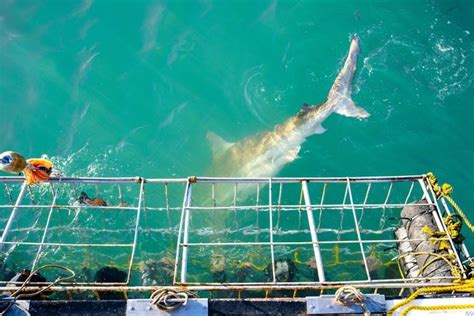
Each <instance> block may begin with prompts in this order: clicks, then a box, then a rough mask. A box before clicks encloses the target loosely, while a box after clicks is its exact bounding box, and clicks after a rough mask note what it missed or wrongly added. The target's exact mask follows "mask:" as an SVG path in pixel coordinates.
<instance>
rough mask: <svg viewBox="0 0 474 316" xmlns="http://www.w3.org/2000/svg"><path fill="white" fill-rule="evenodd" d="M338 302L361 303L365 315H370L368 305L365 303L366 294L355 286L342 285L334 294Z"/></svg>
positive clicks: (345, 303) (347, 303) (343, 303)
mask: <svg viewBox="0 0 474 316" xmlns="http://www.w3.org/2000/svg"><path fill="white" fill-rule="evenodd" d="M334 296H335V300H336V303H338V304H340V305H343V306H350V305H359V306H360V307H361V308H362V311H363V312H364V315H370V313H369V311H368V310H367V307H366V306H365V305H364V301H365V296H364V294H362V293H361V292H360V291H359V290H358V289H356V288H355V287H353V286H349V285H345V286H343V287H340V288H339V289H338V290H337V291H336V293H335V294H334Z"/></svg>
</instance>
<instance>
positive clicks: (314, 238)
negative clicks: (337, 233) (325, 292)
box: [301, 180, 326, 282]
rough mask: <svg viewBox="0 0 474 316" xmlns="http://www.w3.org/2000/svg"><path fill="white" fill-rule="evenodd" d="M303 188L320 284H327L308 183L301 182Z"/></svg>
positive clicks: (305, 181)
mask: <svg viewBox="0 0 474 316" xmlns="http://www.w3.org/2000/svg"><path fill="white" fill-rule="evenodd" d="M301 186H302V188H303V195H304V200H305V204H306V214H307V216H308V225H309V230H310V234H311V241H312V242H313V251H314V259H315V261H316V269H317V273H318V279H319V282H325V281H326V277H325V275H324V267H323V259H322V257H321V250H320V247H319V242H318V236H317V235H316V226H315V225H314V217H313V210H312V209H311V206H310V205H311V199H310V197H309V191H308V181H307V180H303V181H302V182H301Z"/></svg>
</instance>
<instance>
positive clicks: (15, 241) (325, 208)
mask: <svg viewBox="0 0 474 316" xmlns="http://www.w3.org/2000/svg"><path fill="white" fill-rule="evenodd" d="M0 182H1V185H2V186H3V192H2V194H1V195H0V204H1V205H0V236H1V237H0V249H1V251H0V259H1V260H2V261H1V262H0V268H2V269H3V270H4V271H5V270H7V269H9V270H10V273H11V272H12V271H13V272H15V269H16V270H19V269H21V268H23V269H29V270H35V269H37V268H38V267H40V266H44V265H48V264H54V265H62V266H66V267H68V268H70V269H72V270H73V271H75V272H76V277H75V278H73V279H70V280H66V281H61V282H58V283H55V284H54V286H52V287H51V288H50V289H49V290H48V291H50V292H55V293H69V297H72V295H73V294H74V293H79V292H97V291H105V292H107V291H120V292H124V293H128V294H129V295H138V296H139V295H140V294H142V295H143V293H145V292H149V293H151V292H153V291H154V290H156V289H158V288H160V287H168V288H175V289H181V290H182V289H186V290H190V291H198V292H199V291H201V292H202V293H203V295H209V293H211V294H210V295H213V294H212V293H214V294H216V293H217V292H219V294H218V295H224V294H222V293H226V292H228V293H238V296H237V295H234V296H229V297H234V298H237V297H240V296H241V294H243V293H246V292H247V293H253V295H260V294H262V293H263V295H265V296H266V297H269V296H272V297H278V295H279V294H278V293H280V294H281V295H283V296H284V295H285V294H284V293H285V292H290V293H291V296H293V297H295V296H297V295H298V294H297V293H299V292H304V291H313V292H311V293H323V291H324V292H325V293H331V291H333V290H335V289H337V288H339V287H341V286H342V285H350V286H353V287H355V288H357V289H359V290H362V291H364V292H365V293H377V292H379V293H383V292H384V291H389V292H390V291H392V292H390V293H392V294H394V295H399V294H403V293H405V294H406V293H410V291H412V290H413V289H415V288H420V287H424V286H436V285H448V284H450V283H451V282H452V281H454V279H455V276H452V277H448V279H446V277H445V276H443V277H439V279H437V277H436V276H434V277H433V276H431V277H429V278H428V277H423V276H422V275H419V276H415V277H410V278H407V277H406V276H404V273H403V271H401V270H400V269H397V267H398V268H400V263H399V259H400V258H399V253H398V251H397V245H399V243H400V242H401V241H400V240H399V239H397V238H396V237H395V236H394V230H395V229H396V227H398V226H399V225H400V223H401V222H402V220H403V219H402V218H400V216H401V215H400V213H401V210H402V209H403V208H404V207H406V206H407V205H410V204H411V203H412V202H413V201H420V200H422V201H425V202H424V204H425V205H427V206H429V207H430V208H432V209H433V212H432V215H433V217H434V221H435V223H436V226H437V229H438V230H439V231H441V232H444V233H446V234H445V237H443V238H438V240H445V241H447V242H448V243H449V249H448V252H449V253H450V254H451V256H452V258H453V260H452V262H451V264H452V266H454V267H456V269H457V270H458V271H459V273H460V274H461V275H464V276H465V275H466V274H467V273H468V271H467V270H466V268H465V266H466V265H465V264H466V262H468V261H470V260H471V259H470V255H469V253H468V251H467V248H466V247H465V245H464V244H463V243H460V244H459V243H455V241H453V239H452V238H451V236H450V234H449V233H448V230H447V227H446V225H445V223H444V222H443V217H444V216H446V215H449V214H451V213H452V211H451V210H450V208H449V207H448V205H447V204H446V203H445V202H444V200H443V199H441V200H437V199H436V197H435V194H434V192H433V188H432V187H431V185H430V184H429V182H427V181H426V176H425V175H415V176H393V177H327V178H311V177H310V178H255V179H248V178H245V179H244V178H209V177H189V178H181V179H145V178H141V177H130V178H68V177H61V178H52V179H51V180H50V182H48V183H43V184H41V185H39V186H31V187H30V186H28V185H26V184H25V183H24V180H23V178H21V177H1V178H0ZM81 191H87V192H89V194H90V195H92V193H90V192H95V194H96V195H100V196H102V197H103V198H104V199H105V200H107V205H108V206H96V205H90V204H80V203H78V202H77V196H78V195H79V192H81ZM81 217H82V218H83V219H84V220H81ZM92 224H94V225H93V226H92ZM121 225H123V227H120V226H121ZM239 225H241V226H242V227H238V226H239ZM98 227H102V228H104V229H102V230H101V229H98ZM96 231H97V232H96ZM162 231H167V232H169V234H170V236H174V238H172V242H170V245H166V246H163V245H162V244H163V243H166V242H165V241H164V240H163V237H160V236H156V235H157V234H158V235H159V232H162ZM407 240H408V241H416V240H412V239H407ZM407 240H405V241H407ZM160 247H161V248H160ZM159 248H160V249H161V250H160V251H161V252H160V251H158V249H159ZM155 250H156V253H155V252H154V251H155ZM164 253H166V254H167V256H168V258H170V260H169V264H168V266H169V267H168V268H169V279H166V278H165V279H162V280H157V281H155V282H154V283H149V284H143V277H140V275H141V274H142V273H143V264H144V265H145V266H146V262H147V260H150V259H155V260H157V261H158V259H160V258H161V257H162V256H164V255H163V254H164ZM249 253H253V255H252V256H250V255H249ZM88 256H89V257H93V259H92V261H95V262H100V264H101V265H102V266H104V265H111V266H119V267H122V269H123V270H125V272H126V277H125V278H124V279H123V280H121V281H119V282H112V283H110V282H98V281H97V280H92V279H91V278H90V277H89V278H85V277H83V278H81V277H78V275H80V274H81V271H82V272H83V270H84V267H83V266H81V264H80V261H81V260H82V259H83V258H86V257H88ZM239 256H240V257H241V258H239ZM216 258H217V259H216ZM112 259H113V260H114V261H113V262H112V263H110V261H111V260H112ZM283 260H287V261H288V262H289V263H288V264H289V265H294V266H296V269H295V270H294V271H293V272H292V273H290V274H292V275H291V277H287V278H283V279H282V278H281V277H280V273H281V271H280V270H281V263H282V262H283ZM139 262H142V271H137V269H138V268H137V267H138V266H139ZM97 265H99V264H97ZM207 265H209V269H208V270H209V271H207V268H206V266H207ZM259 265H260V267H261V268H258V266H259ZM240 268H245V269H247V270H246V271H249V270H252V269H253V272H251V273H248V274H247V275H246V274H243V276H242V275H241V277H235V276H233V275H232V273H234V272H235V271H238V270H239V269H240ZM287 268H288V267H287ZM245 269H244V270H245ZM203 271H204V272H203ZM299 271H304V272H305V273H306V276H300V275H298V273H299ZM0 272H1V271H0ZM286 272H288V271H286ZM45 273H46V272H45ZM51 273H53V272H51ZM54 273H56V274H57V271H56V272H54ZM54 273H53V274H52V276H50V278H49V280H53V279H55V278H56V277H57V275H56V274H54ZM137 275H138V276H137ZM256 275H257V276H256ZM258 275H259V276H258ZM0 276H1V274H0ZM219 276H220V277H219ZM2 278H3V279H0V292H8V291H14V290H15V289H17V288H18V286H19V282H16V283H15V282H11V281H10V279H9V278H8V279H7V277H6V273H4V274H3V277H2ZM451 279H452V281H451ZM46 284H50V282H49V283H48V282H44V283H35V284H34V286H33V284H28V285H27V289H29V290H33V289H38V288H40V287H41V286H43V287H44V286H45V285H46ZM393 291H395V293H394V292H393ZM71 293H72V294H71ZM204 293H207V294H204ZM255 293H257V294H255ZM258 293H260V294H258ZM272 293H276V294H272ZM387 293H388V292H387ZM138 296H137V297H138ZM221 297H222V296H221ZM254 297H255V296H254Z"/></svg>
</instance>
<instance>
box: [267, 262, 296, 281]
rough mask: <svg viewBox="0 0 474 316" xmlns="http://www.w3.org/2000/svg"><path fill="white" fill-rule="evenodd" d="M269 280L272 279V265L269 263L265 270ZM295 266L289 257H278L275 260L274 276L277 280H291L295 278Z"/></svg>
mask: <svg viewBox="0 0 474 316" xmlns="http://www.w3.org/2000/svg"><path fill="white" fill-rule="evenodd" d="M264 272H265V275H266V276H267V279H268V280H269V281H271V280H273V273H272V265H271V264H269V265H268V266H267V267H266V268H265V270H264ZM295 275H296V266H295V263H294V262H293V261H292V260H291V259H279V260H276V261H275V278H276V281H277V282H292V281H293V280H294V279H295Z"/></svg>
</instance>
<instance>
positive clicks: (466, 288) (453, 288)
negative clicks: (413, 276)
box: [387, 280, 474, 315]
mask: <svg viewBox="0 0 474 316" xmlns="http://www.w3.org/2000/svg"><path fill="white" fill-rule="evenodd" d="M441 292H471V293H472V292H474V280H465V281H463V282H462V283H460V284H456V285H450V286H435V287H425V288H421V289H418V290H416V291H415V292H414V293H413V294H412V295H410V296H409V297H407V298H406V299H405V300H403V301H401V302H400V303H398V304H395V305H394V306H393V307H392V308H390V310H389V311H388V312H387V315H392V314H393V312H394V311H395V310H397V309H399V308H400V307H402V306H405V305H407V304H408V303H410V302H412V301H413V300H414V299H415V298H417V297H418V295H421V294H427V293H441Z"/></svg>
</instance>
